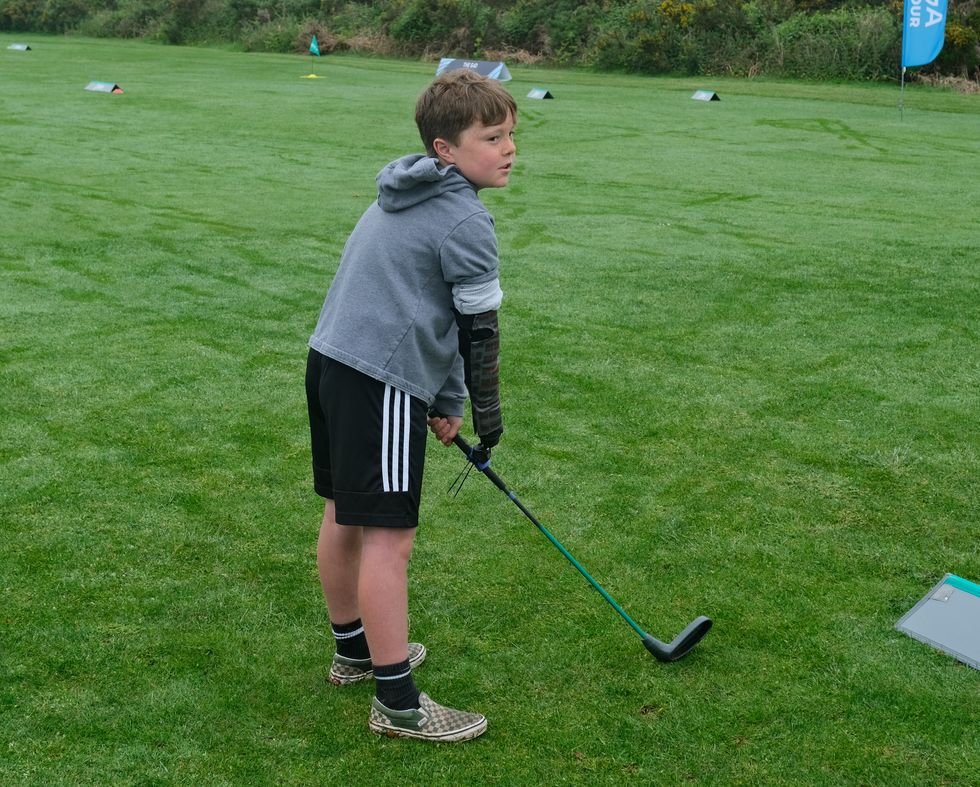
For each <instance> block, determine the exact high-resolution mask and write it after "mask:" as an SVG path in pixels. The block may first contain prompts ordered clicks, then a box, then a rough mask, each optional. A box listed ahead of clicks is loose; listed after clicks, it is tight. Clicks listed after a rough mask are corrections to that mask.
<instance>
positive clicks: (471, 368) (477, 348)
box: [453, 309, 504, 448]
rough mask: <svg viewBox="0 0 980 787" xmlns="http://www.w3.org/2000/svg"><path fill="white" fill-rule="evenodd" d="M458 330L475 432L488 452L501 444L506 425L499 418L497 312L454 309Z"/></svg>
mask: <svg viewBox="0 0 980 787" xmlns="http://www.w3.org/2000/svg"><path fill="white" fill-rule="evenodd" d="M453 314H454V315H455V316H456V325H457V326H458V328H459V354H460V355H462V356H463V374H464V379H465V381H466V390H467V391H469V394H470V406H471V408H472V410H473V429H474V431H475V432H476V433H477V434H478V435H479V436H480V442H481V443H482V444H483V445H484V446H485V447H486V448H493V447H494V446H495V445H496V444H497V443H499V442H500V436H501V435H502V434H503V432H504V421H503V417H502V416H501V414H500V364H499V360H498V358H499V355H500V329H499V326H498V324H497V312H496V311H487V312H482V313H481V314H461V313H460V312H459V311H458V310H456V309H453Z"/></svg>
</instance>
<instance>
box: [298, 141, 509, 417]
mask: <svg viewBox="0 0 980 787" xmlns="http://www.w3.org/2000/svg"><path fill="white" fill-rule="evenodd" d="M377 182H378V200H377V202H375V203H374V204H373V205H371V206H370V207H369V208H368V209H367V210H366V211H365V212H364V215H363V216H361V220H360V221H359V222H358V223H357V226H356V227H355V228H354V231H353V232H352V233H351V235H350V237H349V238H348V240H347V245H346V246H345V247H344V253H343V256H342V257H341V260H340V267H339V268H338V270H337V274H336V276H335V277H334V280H333V283H332V284H331V285H330V289H329V291H328V292H327V297H326V300H325V301H324V304H323V309H322V310H321V312H320V319H319V321H318V322H317V326H316V329H315V330H314V331H313V335H312V336H311V337H310V347H312V348H313V349H315V350H317V351H318V352H320V353H322V354H323V355H326V356H328V357H330V358H334V359H336V360H338V361H340V362H341V363H344V364H346V365H348V366H351V367H353V368H355V369H358V370H359V371H361V372H363V373H364V374H367V375H368V376H370V377H373V378H375V379H376V380H381V381H382V382H386V383H389V384H391V385H393V386H394V387H396V388H399V389H401V390H402V391H405V392H406V393H409V394H411V395H412V396H416V397H418V398H420V399H422V400H423V401H425V402H426V404H428V405H430V406H431V405H435V407H436V409H438V410H439V412H441V413H443V414H445V415H462V414H463V404H464V402H465V399H466V389H465V386H464V384H463V364H462V359H461V358H460V356H459V338H458V334H457V331H456V322H455V319H454V317H453V313H452V310H451V309H452V307H453V306H455V307H456V308H457V309H458V310H459V311H460V312H461V313H463V314H478V313H480V312H485V311H492V310H496V309H498V308H499V307H500V302H501V299H502V297H503V293H501V291H500V284H499V279H498V272H497V238H496V236H495V234H494V229H493V218H492V217H491V216H490V214H489V212H488V211H487V209H486V208H485V207H484V206H483V203H482V202H480V200H479V199H478V198H477V195H476V188H475V187H474V186H473V184H472V183H470V182H469V181H468V180H467V179H466V178H465V177H463V175H462V174H461V173H460V172H459V170H457V169H456V168H455V167H452V166H450V167H447V168H445V169H442V168H440V167H439V166H438V161H437V160H436V159H433V158H428V157H426V156H422V155H411V156H405V157H403V158H400V159H398V160H396V161H393V162H391V163H390V164H388V165H387V166H386V167H385V168H384V169H382V170H381V172H379V173H378V178H377Z"/></svg>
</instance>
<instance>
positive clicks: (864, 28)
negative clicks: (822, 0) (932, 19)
mask: <svg viewBox="0 0 980 787" xmlns="http://www.w3.org/2000/svg"><path fill="white" fill-rule="evenodd" d="M901 36H902V31H901V25H900V23H899V22H898V20H897V19H896V18H895V17H894V16H893V15H892V14H891V13H889V12H888V11H887V10H886V9H884V8H853V9H847V8H842V9H838V10H836V11H829V12H818V13H814V14H796V15H794V16H793V17H791V18H790V19H789V20H787V21H786V22H783V23H782V24H780V25H779V26H778V27H776V29H775V31H774V35H773V40H772V49H771V50H770V52H769V58H768V64H767V65H768V66H769V70H770V71H772V72H774V73H777V74H782V75H785V76H793V77H804V78H811V79H880V78H883V77H888V76H893V75H894V74H895V71H896V69H897V64H898V63H899V50H900V47H901Z"/></svg>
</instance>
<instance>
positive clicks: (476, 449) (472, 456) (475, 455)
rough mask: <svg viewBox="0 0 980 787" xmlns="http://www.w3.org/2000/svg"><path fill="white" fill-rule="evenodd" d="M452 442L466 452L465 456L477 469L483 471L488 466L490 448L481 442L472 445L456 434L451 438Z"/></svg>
mask: <svg viewBox="0 0 980 787" xmlns="http://www.w3.org/2000/svg"><path fill="white" fill-rule="evenodd" d="M453 442H454V443H455V444H456V446H457V447H458V448H459V450H460V451H462V452H463V453H464V454H466V458H467V459H469V460H470V461H471V462H472V463H473V464H474V465H476V469H477V470H481V471H483V470H486V469H487V468H488V467H490V449H489V448H487V447H486V446H484V445H483V444H482V443H478V444H477V445H475V446H472V445H470V444H469V443H467V442H466V440H464V439H463V438H462V437H460V436H459V435H458V434H457V435H456V436H455V437H454V438H453Z"/></svg>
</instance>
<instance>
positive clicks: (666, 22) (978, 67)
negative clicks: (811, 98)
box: [0, 0, 980, 83]
mask: <svg viewBox="0 0 980 787" xmlns="http://www.w3.org/2000/svg"><path fill="white" fill-rule="evenodd" d="M901 27H902V0H877V2H868V1H867V0H866V1H865V2H862V1H861V0H591V1H589V0H587V1H586V2H573V1H572V0H393V1H392V2H380V0H346V1H345V0H0V30H8V31H33V32H52V33H69V34H71V33H77V34H81V35H89V36H101V37H126V38H149V39H155V40H159V41H163V42H166V43H171V44H201V43H228V42H233V43H237V44H239V45H240V46H241V47H242V48H243V49H245V50H246V51H270V52H305V51H307V48H308V46H309V42H310V39H311V38H312V36H314V35H316V36H317V43H318V45H319V48H320V51H321V52H323V53H324V54H325V53H328V52H332V51H343V50H353V51H359V52H369V53H377V54H383V55H398V56H410V57H433V58H434V57H437V56H457V57H472V58H480V59H493V60H498V59H503V60H507V61H508V62H511V63H515V62H516V63H521V64H532V63H547V64H555V65H563V66H589V67H593V68H596V69H601V70H617V71H631V72H638V73H647V74H688V75H695V74H704V75H716V74H717V75H723V74H730V75H736V76H754V75H757V74H764V75H769V76H783V77H801V78H809V79H847V80H885V79H896V78H897V77H898V73H899V63H900V51H901V36H902V32H901ZM916 71H918V72H921V74H924V75H932V76H938V75H945V76H949V77H955V78H958V79H960V80H972V81H973V82H975V83H980V5H978V0H949V7H948V16H947V22H946V40H945V43H944V46H943V50H942V52H941V53H940V55H939V57H938V58H937V60H936V61H935V62H934V63H933V64H931V65H930V66H927V67H924V68H923V69H917V70H916Z"/></svg>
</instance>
